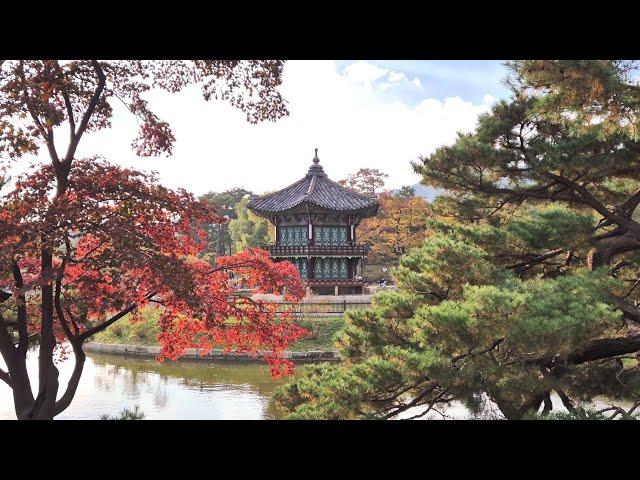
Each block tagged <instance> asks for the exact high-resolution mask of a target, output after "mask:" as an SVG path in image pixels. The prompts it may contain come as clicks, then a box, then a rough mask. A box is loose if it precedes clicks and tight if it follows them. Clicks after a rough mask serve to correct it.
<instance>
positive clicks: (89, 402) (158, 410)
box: [0, 351, 631, 420]
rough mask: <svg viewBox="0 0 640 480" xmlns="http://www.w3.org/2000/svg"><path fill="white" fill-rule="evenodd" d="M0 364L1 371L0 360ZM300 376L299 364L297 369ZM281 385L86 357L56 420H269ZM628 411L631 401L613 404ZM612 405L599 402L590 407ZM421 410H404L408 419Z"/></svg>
mask: <svg viewBox="0 0 640 480" xmlns="http://www.w3.org/2000/svg"><path fill="white" fill-rule="evenodd" d="M37 361H38V359H37V351H32V352H29V356H28V368H29V372H30V374H31V380H32V388H33V389H34V391H36V389H37V385H36V379H37ZM73 363H74V362H73V359H72V358H71V359H69V360H67V361H66V362H63V363H62V364H60V365H58V368H59V370H60V385H61V391H60V392H59V396H61V395H62V394H63V390H64V388H66V384H67V381H68V380H69V377H70V376H71V372H72V370H73ZM0 366H1V367H5V366H4V364H3V363H2V361H1V360H0ZM296 371H297V372H298V373H300V372H302V371H303V367H302V366H298V367H297V368H296ZM281 382H282V381H278V382H276V381H274V380H273V379H272V378H271V376H270V374H269V368H268V367H267V366H266V365H265V364H261V363H250V364H231V363H205V362H193V361H190V362H187V361H178V362H165V363H160V364H159V363H157V362H156V361H155V359H153V358H138V357H125V356H122V355H108V354H98V353H90V354H88V357H87V361H86V363H85V367H84V373H83V375H82V379H81V380H80V384H79V385H78V391H77V393H76V396H75V398H74V400H73V402H72V403H71V406H70V407H69V408H68V409H67V410H66V411H65V412H63V413H62V414H61V415H59V416H58V417H57V418H59V419H99V418H100V417H101V416H102V415H104V414H108V415H110V416H118V414H119V413H120V412H121V411H122V410H123V409H124V408H129V409H132V408H133V407H134V405H136V404H137V405H139V406H140V409H141V411H142V412H143V413H144V414H145V418H147V419H166V420H182V419H219V420H222V419H229V420H231V419H236V420H244V419H256V420H258V419H271V418H279V416H280V415H279V413H278V412H277V411H275V410H274V408H273V406H272V404H271V405H270V403H269V397H270V395H271V394H272V393H273V391H274V390H275V388H276V387H277V386H278V384H280V383H281ZM551 398H552V402H553V406H554V411H566V410H565V409H564V407H563V406H562V402H561V401H560V398H559V397H557V395H552V397H551ZM615 403H616V404H618V405H620V406H621V407H623V408H629V407H630V403H631V402H629V401H616V402H615ZM609 405H610V402H609V401H608V399H606V398H597V399H595V401H594V402H593V404H592V407H596V408H604V407H607V406H609ZM419 413H421V410H413V411H407V412H404V414H402V415H401V416H400V418H410V417H413V416H415V415H418V414H419ZM421 418H422V419H425V420H426V419H442V418H453V419H465V418H481V419H499V418H503V417H502V414H501V413H500V411H499V410H497V408H496V407H495V406H493V405H492V404H491V403H490V402H487V403H486V404H485V406H484V408H483V409H482V412H480V413H479V414H478V415H477V416H476V415H472V414H471V413H470V412H469V410H468V409H466V408H465V407H464V406H463V405H462V404H460V403H459V402H453V404H451V405H449V406H448V407H447V408H445V409H442V410H440V409H438V410H437V411H431V412H429V413H428V414H427V415H425V416H423V417H421ZM0 419H15V413H14V411H13V399H12V396H11V390H10V389H9V387H8V386H7V385H5V384H4V382H0Z"/></svg>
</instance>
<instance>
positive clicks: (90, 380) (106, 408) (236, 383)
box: [0, 352, 282, 420]
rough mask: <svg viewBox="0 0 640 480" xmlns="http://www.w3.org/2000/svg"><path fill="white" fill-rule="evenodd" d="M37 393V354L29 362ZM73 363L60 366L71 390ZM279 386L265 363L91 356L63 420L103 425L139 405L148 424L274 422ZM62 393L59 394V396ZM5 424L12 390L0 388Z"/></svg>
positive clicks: (62, 379)
mask: <svg viewBox="0 0 640 480" xmlns="http://www.w3.org/2000/svg"><path fill="white" fill-rule="evenodd" d="M28 363H29V372H30V374H31V377H32V378H31V380H32V388H33V389H34V391H35V390H36V388H37V384H36V381H37V352H30V354H29V357H28ZM73 363H74V361H73V358H70V359H69V360H67V361H65V362H63V363H61V364H59V365H58V369H59V370H60V385H61V386H60V388H61V390H63V389H64V388H65V387H66V384H67V381H68V379H69V377H70V375H71V371H72V370H73ZM280 383H282V381H278V382H276V381H274V380H273V379H272V378H271V376H270V374H269V368H268V366H267V365H266V364H263V363H250V364H246V363H239V364H230V363H205V362H197V361H195V362H194V361H190V362H188V361H178V362H164V363H161V364H159V363H157V362H156V360H155V359H153V358H139V357H126V356H122V355H109V354H102V353H93V352H92V353H88V354H87V360H86V362H85V366H84V372H83V374H82V378H81V380H80V384H79V385H78V390H77V392H76V396H75V398H74V399H73V402H72V403H71V406H70V407H69V408H68V409H67V410H66V411H65V412H63V413H62V414H60V415H59V416H58V417H56V418H58V419H99V418H100V417H101V416H102V415H104V414H109V415H112V416H113V415H117V414H118V413H120V412H121V411H122V409H124V408H129V409H132V408H133V407H134V406H135V405H139V407H140V410H141V411H142V412H143V413H144V415H145V418H146V419H215V420H218V419H229V420H232V419H233V420H241V419H242V420H244V419H270V418H278V413H277V412H275V411H274V409H273V408H272V407H270V406H269V396H270V395H271V393H272V392H273V390H274V389H275V388H276V387H277V386H278V384H280ZM61 395H62V392H60V393H59V396H61ZM0 419H15V412H14V410H13V399H12V396H11V390H10V389H9V387H8V386H7V385H5V384H4V383H3V382H0Z"/></svg>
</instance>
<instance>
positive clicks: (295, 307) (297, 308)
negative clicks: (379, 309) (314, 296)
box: [278, 301, 371, 314]
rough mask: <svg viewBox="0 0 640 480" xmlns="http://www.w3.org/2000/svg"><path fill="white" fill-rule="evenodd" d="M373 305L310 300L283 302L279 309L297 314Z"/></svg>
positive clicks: (323, 312)
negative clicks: (306, 301)
mask: <svg viewBox="0 0 640 480" xmlns="http://www.w3.org/2000/svg"><path fill="white" fill-rule="evenodd" d="M370 307H371V302H347V301H343V302H334V303H331V302H309V303H282V304H280V305H279V308H278V310H279V311H281V312H282V311H289V312H293V313H297V314H313V313H321V314H327V313H344V312H346V311H347V310H362V309H367V308H370Z"/></svg>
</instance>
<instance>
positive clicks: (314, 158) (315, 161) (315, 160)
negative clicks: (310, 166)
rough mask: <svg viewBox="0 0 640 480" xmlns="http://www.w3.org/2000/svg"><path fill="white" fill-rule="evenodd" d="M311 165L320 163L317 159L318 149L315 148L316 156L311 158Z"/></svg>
mask: <svg viewBox="0 0 640 480" xmlns="http://www.w3.org/2000/svg"><path fill="white" fill-rule="evenodd" d="M313 163H315V164H316V165H317V164H319V163H320V159H319V158H318V149H317V148H316V156H315V157H313Z"/></svg>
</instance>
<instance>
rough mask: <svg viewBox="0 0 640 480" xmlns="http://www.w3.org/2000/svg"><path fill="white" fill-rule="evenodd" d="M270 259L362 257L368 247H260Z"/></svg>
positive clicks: (273, 244)
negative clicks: (266, 252)
mask: <svg viewBox="0 0 640 480" xmlns="http://www.w3.org/2000/svg"><path fill="white" fill-rule="evenodd" d="M260 248H262V249H264V250H266V251H268V252H269V253H270V254H271V256H272V257H295V256H311V257H314V256H323V255H327V256H335V257H341V256H344V257H347V256H348V257H364V256H365V255H366V254H367V253H368V250H369V247H368V245H358V244H356V245H279V244H277V243H268V244H263V245H260Z"/></svg>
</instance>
